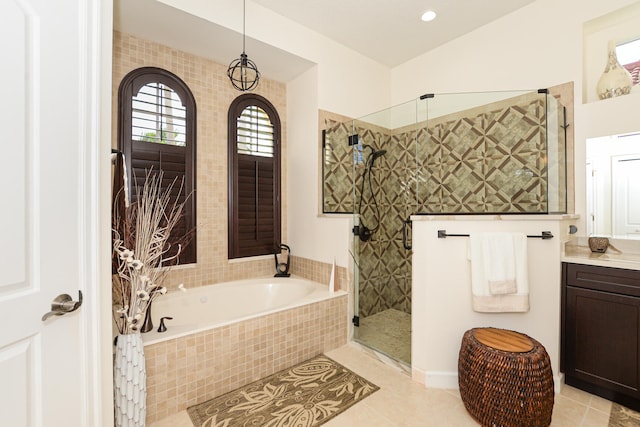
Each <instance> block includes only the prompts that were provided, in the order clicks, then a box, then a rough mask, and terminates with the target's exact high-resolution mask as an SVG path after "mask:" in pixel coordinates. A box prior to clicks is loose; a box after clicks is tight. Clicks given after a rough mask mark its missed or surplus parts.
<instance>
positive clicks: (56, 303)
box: [42, 291, 82, 322]
mask: <svg viewBox="0 0 640 427" xmlns="http://www.w3.org/2000/svg"><path fill="white" fill-rule="evenodd" d="M81 305H82V291H78V301H74V300H73V298H71V296H70V295H69V294H60V295H58V296H57V297H55V298H54V300H53V302H52V303H51V311H50V312H48V313H46V314H45V315H44V316H42V321H43V322H44V321H45V320H47V319H48V318H50V317H52V316H62V315H63V314H67V313H71V312H72V311H76V310H77V309H78V308H80V306H81Z"/></svg>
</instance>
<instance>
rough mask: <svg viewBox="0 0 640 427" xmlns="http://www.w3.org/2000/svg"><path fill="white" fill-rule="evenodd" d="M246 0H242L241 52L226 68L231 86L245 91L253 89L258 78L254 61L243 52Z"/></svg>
mask: <svg viewBox="0 0 640 427" xmlns="http://www.w3.org/2000/svg"><path fill="white" fill-rule="evenodd" d="M246 5H247V3H246V0H242V54H241V55H240V58H238V59H234V60H233V61H231V64H229V69H228V70H227V76H229V80H231V84H232V85H233V87H235V88H236V89H238V90H239V91H242V92H245V91H248V90H252V89H255V88H256V86H258V81H259V80H260V71H258V66H257V65H256V63H255V62H253V61H252V60H250V59H249V57H248V56H247V54H246V53H245V51H244V49H245V30H244V27H245V15H246Z"/></svg>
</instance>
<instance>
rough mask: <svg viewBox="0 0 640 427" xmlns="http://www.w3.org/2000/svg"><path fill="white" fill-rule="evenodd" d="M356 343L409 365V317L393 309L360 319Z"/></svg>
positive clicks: (407, 314)
mask: <svg viewBox="0 0 640 427" xmlns="http://www.w3.org/2000/svg"><path fill="white" fill-rule="evenodd" d="M357 329H358V330H357V336H356V337H357V341H359V342H360V343H362V344H364V345H366V346H369V347H373V348H374V349H377V350H379V351H380V352H382V353H385V354H387V355H388V356H391V357H393V358H394V359H398V360H400V361H402V362H404V363H407V364H409V365H410V364H411V315H410V314H409V313H404V312H402V311H400V310H395V309H393V308H390V309H387V310H384V311H381V312H379V313H376V314H374V315H372V316H368V317H365V318H364V319H360V326H359V327H358V328H357Z"/></svg>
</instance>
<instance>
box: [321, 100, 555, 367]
mask: <svg viewBox="0 0 640 427" xmlns="http://www.w3.org/2000/svg"><path fill="white" fill-rule="evenodd" d="M565 130H566V126H565V111H564V107H563V106H562V105H561V103H560V102H559V100H558V99H556V97H554V96H553V95H552V94H550V93H548V91H547V90H539V91H538V90H536V91H509V92H483V93H465V94H429V95H424V96H422V97H421V98H420V99H417V100H414V101H411V102H407V103H404V104H401V105H397V106H394V107H391V108H389V109H386V110H383V111H379V112H376V113H373V114H369V115H367V116H364V117H361V118H358V119H355V120H349V121H345V122H328V123H327V126H326V127H325V129H324V130H323V141H322V144H323V146H322V148H323V211H324V212H325V213H329V212H331V213H350V214H352V215H353V224H354V227H353V229H352V230H351V232H352V234H353V244H352V247H351V254H352V257H353V262H354V269H353V271H354V277H353V280H354V298H353V299H354V304H355V306H354V313H355V316H354V319H353V321H354V325H355V328H354V337H353V338H354V339H355V340H356V341H358V342H360V343H361V344H364V345H366V346H368V347H371V348H373V349H375V350H377V351H379V352H381V353H383V354H386V355H387V356H390V357H392V358H393V359H395V360H397V361H399V362H401V363H404V364H407V365H410V364H411V311H412V309H413V307H412V298H411V277H412V274H411V264H412V259H411V232H410V231H411V216H413V215H470V214H474V215H479V214H549V213H564V212H566V209H567V198H566V176H567V174H566V133H565Z"/></svg>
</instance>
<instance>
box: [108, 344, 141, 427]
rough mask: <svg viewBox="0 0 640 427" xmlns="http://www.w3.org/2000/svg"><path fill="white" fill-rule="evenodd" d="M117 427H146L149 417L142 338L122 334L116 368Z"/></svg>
mask: <svg viewBox="0 0 640 427" xmlns="http://www.w3.org/2000/svg"><path fill="white" fill-rule="evenodd" d="M113 383H114V387H113V388H114V406H115V408H114V409H115V425H116V427H144V425H145V418H146V415H147V372H146V369H145V362H144V347H143V344H142V336H141V335H140V334H139V333H136V334H124V335H123V334H120V335H118V342H117V343H116V357H115V361H114V366H113Z"/></svg>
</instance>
